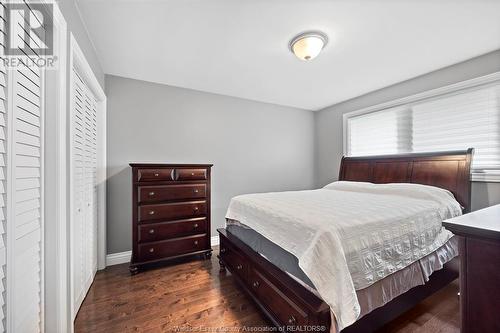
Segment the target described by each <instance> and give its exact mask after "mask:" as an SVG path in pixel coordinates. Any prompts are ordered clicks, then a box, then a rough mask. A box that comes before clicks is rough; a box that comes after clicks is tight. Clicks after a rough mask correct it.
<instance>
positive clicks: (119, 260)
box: [106, 251, 132, 267]
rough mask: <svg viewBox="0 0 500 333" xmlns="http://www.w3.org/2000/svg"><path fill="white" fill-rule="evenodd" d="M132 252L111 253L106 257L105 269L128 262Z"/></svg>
mask: <svg viewBox="0 0 500 333" xmlns="http://www.w3.org/2000/svg"><path fill="white" fill-rule="evenodd" d="M131 257H132V251H125V252H119V253H111V254H108V255H107V256H106V267H107V266H113V265H119V264H124V263H126V262H130V258H131Z"/></svg>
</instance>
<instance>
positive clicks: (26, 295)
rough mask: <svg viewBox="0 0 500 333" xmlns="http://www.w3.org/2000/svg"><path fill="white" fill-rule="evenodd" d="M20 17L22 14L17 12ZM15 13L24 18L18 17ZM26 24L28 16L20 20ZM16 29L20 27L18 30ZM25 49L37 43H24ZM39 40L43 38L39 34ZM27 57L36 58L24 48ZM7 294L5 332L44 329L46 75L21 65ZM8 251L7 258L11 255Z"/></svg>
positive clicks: (15, 92) (13, 117) (12, 115)
mask: <svg viewBox="0 0 500 333" xmlns="http://www.w3.org/2000/svg"><path fill="white" fill-rule="evenodd" d="M21 13H22V12H21ZM21 13H20V14H19V15H22V14H21ZM22 19H24V20H27V19H29V18H22ZM18 28H19V27H18ZM18 37H19V38H21V40H22V41H23V42H24V43H25V45H32V44H31V43H35V44H38V45H39V40H37V39H36V37H34V36H33V35H30V36H28V37H27V38H31V40H29V41H28V40H23V38H26V35H25V34H23V33H22V31H20V32H19V33H18ZM40 37H43V36H40ZM23 50H24V52H25V54H26V55H29V56H33V55H35V56H37V54H35V52H34V51H33V50H32V49H29V48H27V47H26V46H25V47H24V48H23ZM8 75H9V76H10V79H9V81H8V82H9V84H11V86H10V87H9V91H10V94H9V100H8V104H10V105H9V116H8V118H9V119H10V120H9V121H8V126H11V129H10V131H9V133H10V135H11V136H10V137H9V141H10V142H9V152H8V153H9V160H10V162H9V164H8V167H9V168H10V170H11V171H10V172H9V177H10V178H9V179H8V181H9V182H10V186H9V192H8V194H7V196H8V197H7V200H8V202H9V203H8V209H10V213H8V223H9V224H10V225H11V227H10V228H9V229H8V230H10V231H11V232H12V234H9V235H8V247H7V252H8V257H9V258H11V261H8V265H9V267H7V268H8V272H9V274H8V277H7V285H8V292H11V293H12V294H11V295H10V296H8V297H9V306H12V308H9V309H8V310H7V311H9V312H10V313H11V314H10V315H9V316H8V320H12V322H11V323H9V325H8V326H9V328H10V329H9V331H12V332H20V333H24V332H26V333H31V332H41V331H42V330H43V328H42V327H43V218H42V217H43V208H42V207H43V197H42V193H43V179H42V175H43V170H42V164H43V161H42V156H43V140H42V138H43V107H42V105H43V100H42V96H43V85H44V72H43V70H40V69H39V68H37V67H29V68H28V67H26V66H22V65H20V66H19V67H17V68H16V69H12V70H9V72H8ZM9 252H10V254H9Z"/></svg>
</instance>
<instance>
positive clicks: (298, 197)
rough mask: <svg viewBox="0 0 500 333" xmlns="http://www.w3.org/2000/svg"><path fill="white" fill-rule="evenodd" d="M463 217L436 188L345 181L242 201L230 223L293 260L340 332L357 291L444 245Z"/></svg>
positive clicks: (353, 313) (232, 209)
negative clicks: (450, 226) (448, 226)
mask: <svg viewBox="0 0 500 333" xmlns="http://www.w3.org/2000/svg"><path fill="white" fill-rule="evenodd" d="M460 214H461V208H460V205H459V203H458V202H457V201H456V200H455V199H454V198H453V195H452V194H451V193H450V192H448V191H446V190H443V189H439V188H436V187H432V186H425V185H417V184H384V185H380V184H378V185H376V184H371V183H360V182H345V181H342V182H334V183H332V184H329V185H327V186H325V187H324V188H323V189H319V190H312V191H293V192H277V193H260V194H248V195H241V196H237V197H234V198H233V199H232V200H231V203H230V205H229V208H228V211H227V214H226V218H228V219H232V220H237V221H239V222H241V223H243V224H245V225H247V226H248V227H250V228H252V229H254V230H255V231H257V232H258V233H260V234H261V235H263V236H264V237H266V238H267V239H269V240H270V241H272V242H274V243H275V244H277V245H278V246H280V247H282V248H283V249H285V250H286V251H288V252H290V253H292V254H293V255H295V256H296V257H297V258H298V261H299V266H300V267H301V268H302V270H303V271H304V273H305V274H307V276H308V277H309V279H310V280H311V281H312V283H313V284H314V286H315V288H316V290H317V291H318V293H319V294H320V295H321V297H322V298H323V300H324V301H325V302H326V303H328V305H330V308H331V310H332V312H333V316H335V319H336V322H337V325H338V329H339V330H341V329H343V328H344V327H347V326H349V325H351V324H352V323H354V322H355V321H356V319H357V318H358V316H359V314H360V307H359V303H358V300H357V297H356V292H355V290H359V289H362V288H366V287H368V286H369V285H371V284H373V283H374V282H376V281H378V280H380V279H382V278H384V277H385V276H387V275H389V274H391V273H393V272H395V271H397V270H400V269H402V268H404V267H406V266H408V265H409V264H411V263H413V262H415V261H417V260H419V259H420V258H422V257H424V256H426V255H428V254H429V253H431V252H432V251H434V250H436V249H437V248H438V247H440V246H442V245H443V244H444V243H445V242H446V241H447V240H448V239H449V238H450V237H451V236H452V234H451V233H450V232H449V231H447V230H445V229H444V228H443V227H442V225H441V222H442V221H443V220H444V219H447V218H450V217H453V216H457V215H460Z"/></svg>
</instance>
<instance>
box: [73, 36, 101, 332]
mask: <svg viewBox="0 0 500 333" xmlns="http://www.w3.org/2000/svg"><path fill="white" fill-rule="evenodd" d="M69 44H70V53H69V54H70V56H69V66H68V78H69V80H68V81H69V85H68V87H69V88H68V92H69V96H70V97H69V122H68V129H69V137H68V146H69V151H68V156H67V161H68V164H67V165H68V166H69V167H68V175H69V188H68V191H69V193H68V197H69V211H68V218H69V221H70V223H69V240H70V251H69V263H70V265H69V273H70V274H69V275H70V276H69V285H70V288H69V296H70V297H69V302H70V305H69V307H70V319H71V324H72V325H71V332H72V331H73V321H74V319H75V318H76V314H77V313H78V310H79V309H75V308H74V304H73V300H74V297H75V295H74V288H73V272H74V270H73V269H74V267H73V260H72V258H73V252H74V248H73V246H72V244H73V243H74V242H73V239H72V238H73V232H72V231H73V230H72V229H73V224H74V219H73V210H74V195H73V191H72V189H73V184H74V180H73V173H72V170H73V166H74V163H73V160H72V156H73V149H74V147H73V140H72V138H73V126H72V124H73V119H74V112H73V110H74V108H73V106H74V103H75V96H74V93H73V89H72V87H73V85H74V82H73V81H74V78H73V68H76V69H77V70H78V74H79V75H80V76H81V78H82V79H83V81H84V82H85V84H86V85H87V86H88V88H89V89H90V90H91V91H92V93H93V94H94V96H95V98H96V100H97V117H98V121H97V184H98V185H97V269H104V268H105V267H106V94H105V93H104V90H103V89H102V87H101V85H100V84H99V81H98V80H97V78H96V76H95V74H94V72H93V71H92V68H91V67H90V65H89V63H88V62H87V59H86V58H85V55H84V54H83V51H82V49H81V48H80V46H79V45H78V42H77V41H76V39H75V37H74V36H73V34H72V33H70V43H69Z"/></svg>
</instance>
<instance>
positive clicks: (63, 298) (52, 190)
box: [44, 2, 73, 333]
mask: <svg viewBox="0 0 500 333" xmlns="http://www.w3.org/2000/svg"><path fill="white" fill-rule="evenodd" d="M50 4H51V5H52V8H53V36H54V40H53V42H54V56H56V57H57V58H58V60H57V64H58V65H57V68H56V69H50V70H47V71H46V72H47V73H46V76H45V77H46V82H45V86H46V89H45V96H44V97H45V105H44V107H45V136H44V140H45V149H44V161H45V163H44V177H45V182H44V184H45V188H44V196H45V202H44V208H45V210H44V219H45V224H44V240H45V243H44V250H45V251H44V256H45V265H44V266H45V267H44V272H45V279H44V280H45V285H44V291H45V292H44V296H45V311H44V322H45V327H44V328H45V331H46V332H55V333H64V332H68V329H69V328H70V326H71V327H72V326H73V325H72V322H71V321H70V320H68V319H69V314H70V312H69V307H68V300H69V293H68V278H69V271H68V255H67V254H68V249H69V242H68V228H67V221H68V220H67V205H68V203H69V201H68V198H67V186H68V182H67V157H66V152H67V144H66V143H67V138H68V136H67V104H66V101H67V100H66V96H67V85H66V82H67V80H66V76H67V52H68V48H67V38H68V33H67V24H66V21H65V19H64V17H63V15H62V13H61V10H60V9H59V6H58V5H57V3H55V2H54V3H50Z"/></svg>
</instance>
